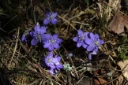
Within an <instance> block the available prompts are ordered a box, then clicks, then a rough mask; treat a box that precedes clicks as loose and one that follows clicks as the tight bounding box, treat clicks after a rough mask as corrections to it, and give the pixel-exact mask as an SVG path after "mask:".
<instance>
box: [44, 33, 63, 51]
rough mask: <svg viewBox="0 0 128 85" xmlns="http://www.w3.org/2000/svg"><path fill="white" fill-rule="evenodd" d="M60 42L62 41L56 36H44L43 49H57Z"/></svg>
mask: <svg viewBox="0 0 128 85" xmlns="http://www.w3.org/2000/svg"><path fill="white" fill-rule="evenodd" d="M61 42H62V39H60V38H58V34H54V35H53V36H52V35H51V34H44V39H43V44H44V46H43V47H44V48H48V49H49V51H52V50H54V49H59V48H60V44H61Z"/></svg>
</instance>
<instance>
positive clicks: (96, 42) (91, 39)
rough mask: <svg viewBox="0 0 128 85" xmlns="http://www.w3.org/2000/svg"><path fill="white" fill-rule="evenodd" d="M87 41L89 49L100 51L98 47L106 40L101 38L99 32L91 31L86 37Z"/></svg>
mask: <svg viewBox="0 0 128 85" xmlns="http://www.w3.org/2000/svg"><path fill="white" fill-rule="evenodd" d="M85 43H86V44H87V45H88V46H87V48H86V49H87V51H88V52H90V51H95V52H97V51H98V48H99V46H100V45H102V44H104V41H103V40H102V39H100V38H99V35H98V34H93V33H91V32H90V33H89V34H88V37H87V38H86V39H85Z"/></svg>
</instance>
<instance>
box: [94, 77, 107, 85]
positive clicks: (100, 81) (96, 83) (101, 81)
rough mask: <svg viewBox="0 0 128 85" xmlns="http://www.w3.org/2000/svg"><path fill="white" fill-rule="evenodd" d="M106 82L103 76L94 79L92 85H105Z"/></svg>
mask: <svg viewBox="0 0 128 85" xmlns="http://www.w3.org/2000/svg"><path fill="white" fill-rule="evenodd" d="M106 82H107V81H106V80H104V79H103V78H98V79H94V85H101V84H104V85H106V84H105V83H106Z"/></svg>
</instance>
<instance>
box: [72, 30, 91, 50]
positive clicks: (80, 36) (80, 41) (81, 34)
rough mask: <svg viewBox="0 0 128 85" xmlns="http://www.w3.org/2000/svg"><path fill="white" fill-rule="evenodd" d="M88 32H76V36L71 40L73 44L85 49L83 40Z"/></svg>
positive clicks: (85, 45)
mask: <svg viewBox="0 0 128 85" xmlns="http://www.w3.org/2000/svg"><path fill="white" fill-rule="evenodd" d="M88 33H89V32H83V31H82V30H78V36H76V37H74V38H73V41H74V42H77V47H81V46H83V47H84V48H86V47H87V44H86V43H85V39H86V37H87V35H88Z"/></svg>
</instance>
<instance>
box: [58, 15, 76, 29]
mask: <svg viewBox="0 0 128 85" xmlns="http://www.w3.org/2000/svg"><path fill="white" fill-rule="evenodd" d="M58 17H59V18H60V19H62V20H63V21H65V22H66V23H68V24H69V25H70V26H71V27H72V28H73V29H75V30H77V29H76V28H75V27H74V26H73V25H72V24H71V23H70V22H69V21H68V20H66V19H64V18H63V17H61V16H59V15H58Z"/></svg>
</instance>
